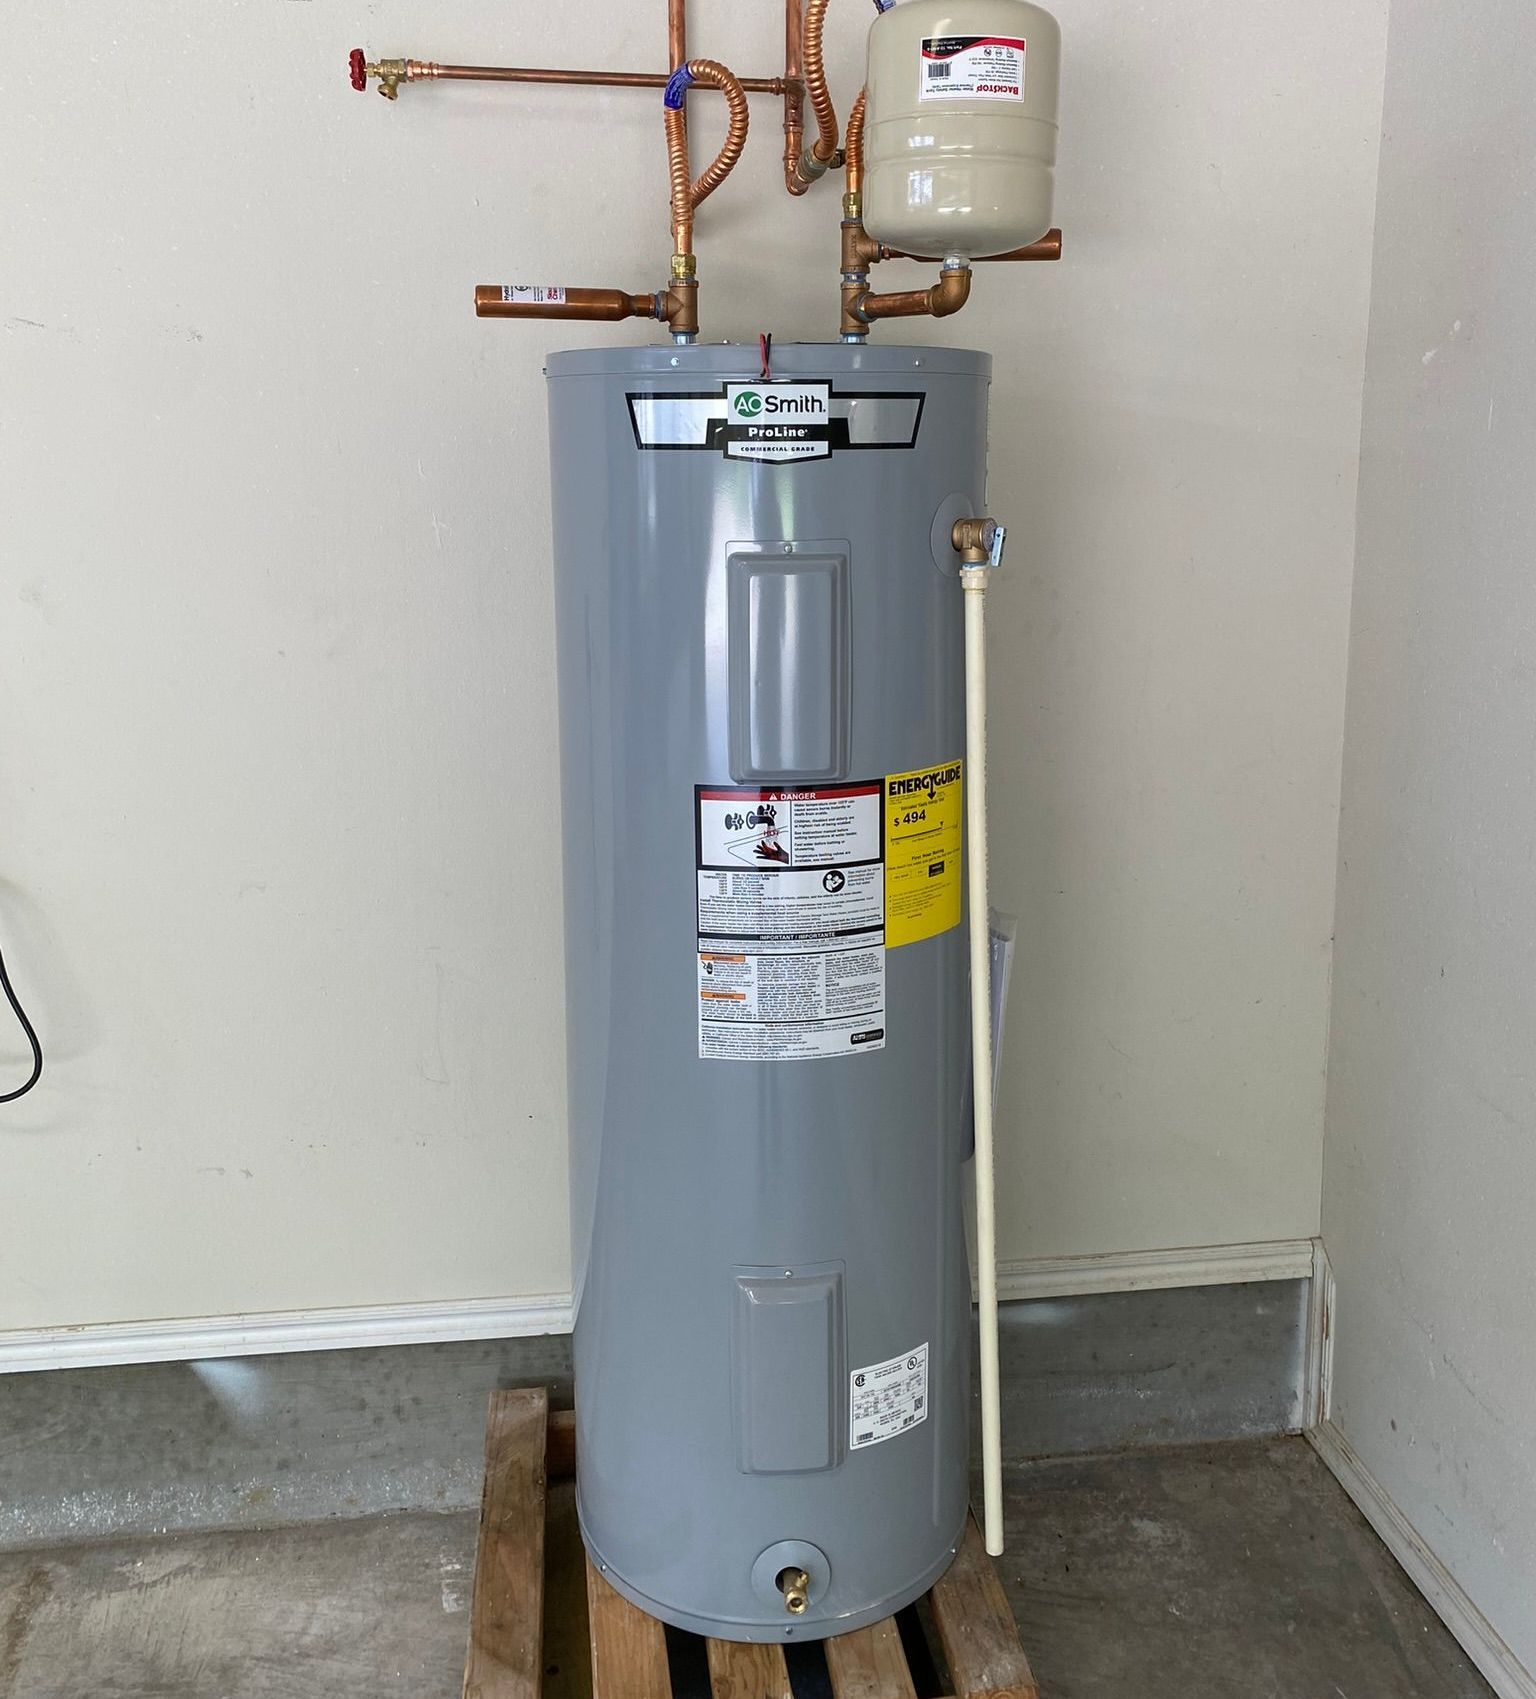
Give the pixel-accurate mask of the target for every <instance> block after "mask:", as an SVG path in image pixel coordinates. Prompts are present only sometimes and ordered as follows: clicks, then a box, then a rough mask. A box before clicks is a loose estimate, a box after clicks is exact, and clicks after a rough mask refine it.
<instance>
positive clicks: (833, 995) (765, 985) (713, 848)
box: [694, 779, 885, 1062]
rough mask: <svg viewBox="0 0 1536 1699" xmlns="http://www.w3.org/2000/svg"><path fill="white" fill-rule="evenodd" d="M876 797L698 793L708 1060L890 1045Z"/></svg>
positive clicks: (865, 786) (853, 790)
mask: <svg viewBox="0 0 1536 1699" xmlns="http://www.w3.org/2000/svg"><path fill="white" fill-rule="evenodd" d="M882 792H883V786H882V785H881V782H880V781H879V780H878V779H874V780H870V781H868V782H865V783H857V784H843V785H832V786H828V787H827V788H825V789H817V790H792V789H788V788H784V789H777V790H776V789H772V788H756V787H754V788H742V787H727V788H721V787H717V786H707V785H700V786H698V787H697V788H696V790H695V793H694V810H695V812H694V837H695V849H696V855H695V860H696V863H697V867H696V874H697V879H698V923H699V930H698V961H699V1055H700V1056H702V1057H704V1058H706V1059H710V1060H721V1061H733V1062H787V1061H797V1060H802V1059H809V1058H814V1057H821V1056H853V1055H858V1054H859V1053H860V1052H861V1051H865V1050H883V1049H884V1048H885V810H884V807H883V805H882Z"/></svg>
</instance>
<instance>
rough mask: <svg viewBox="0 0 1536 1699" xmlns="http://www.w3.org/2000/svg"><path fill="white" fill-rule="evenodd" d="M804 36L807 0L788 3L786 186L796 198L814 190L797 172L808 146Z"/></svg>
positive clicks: (785, 109)
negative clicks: (801, 152) (810, 189)
mask: <svg viewBox="0 0 1536 1699" xmlns="http://www.w3.org/2000/svg"><path fill="white" fill-rule="evenodd" d="M804 36H805V0H784V187H785V188H786V189H788V190H789V192H790V194H792V195H803V194H804V193H805V191H806V189H807V188H809V187H810V185H809V184H808V183H802V182H800V180H799V176H798V174H797V171H796V167H797V166H798V165H799V163H800V150H801V148H802V147H804V146H805V81H804V77H805V62H804V56H803V46H802V43H803V41H804ZM743 86H745V85H743Z"/></svg>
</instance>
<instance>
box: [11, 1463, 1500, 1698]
mask: <svg viewBox="0 0 1536 1699" xmlns="http://www.w3.org/2000/svg"><path fill="white" fill-rule="evenodd" d="M1007 1492H1008V1533H1009V1551H1008V1554H1007V1556H1006V1557H1005V1558H1004V1559H1003V1560H1002V1569H1003V1576H1004V1581H1005V1583H1006V1585H1007V1588H1008V1593H1009V1597H1010V1598H1011V1600H1012V1602H1013V1606H1014V1610H1015V1613H1016V1614H1017V1616H1018V1619H1019V1623H1020V1626H1021V1628H1022V1629H1023V1633H1024V1641H1025V1645H1026V1647H1027V1648H1028V1650H1029V1653H1030V1656H1031V1658H1032V1660H1033V1662H1034V1666H1035V1672H1036V1674H1037V1675H1038V1677H1039V1678H1040V1683H1041V1687H1042V1690H1043V1693H1044V1695H1045V1699H1488V1695H1489V1692H1490V1690H1489V1689H1488V1688H1487V1687H1486V1686H1485V1685H1484V1683H1483V1681H1482V1680H1481V1678H1480V1677H1479V1676H1478V1675H1477V1673H1476V1671H1475V1670H1473V1668H1472V1667H1471V1665H1470V1664H1469V1663H1468V1662H1467V1660H1466V1658H1465V1657H1464V1656H1463V1654H1462V1653H1461V1651H1460V1649H1459V1648H1458V1647H1457V1646H1456V1644H1455V1642H1454V1641H1453V1640H1452V1639H1451V1638H1450V1636H1449V1634H1447V1632H1446V1631H1445V1629H1444V1628H1443V1627H1442V1626H1441V1624H1440V1622H1439V1621H1438V1619H1437V1618H1436V1617H1435V1616H1434V1614H1433V1613H1432V1612H1431V1611H1430V1609H1429V1607H1428V1606H1427V1605H1426V1604H1425V1603H1424V1602H1423V1600H1422V1599H1421V1598H1420V1597H1419V1595H1418V1594H1417V1593H1416V1592H1415V1591H1414V1589H1413V1588H1412V1586H1411V1585H1410V1584H1409V1582H1408V1581H1407V1579H1406V1578H1405V1577H1404V1576H1403V1574H1402V1572H1401V1571H1400V1570H1399V1569H1398V1568H1397V1566H1396V1565H1395V1564H1394V1563H1393V1561H1392V1559H1391V1557H1390V1556H1389V1555H1388V1554H1387V1552H1386V1550H1385V1549H1384V1548H1383V1547H1382V1546H1381V1544H1380V1543H1379V1542H1378V1541H1377V1539H1376V1537H1375V1535H1374V1534H1372V1532H1371V1531H1370V1529H1369V1528H1368V1527H1367V1526H1366V1525H1365V1523H1364V1522H1363V1521H1362V1519H1361V1518H1360V1516H1359V1515H1358V1514H1357V1512H1356V1511H1355V1509H1354V1507H1353V1506H1352V1505H1351V1504H1350V1502H1349V1500H1348V1499H1347V1498H1346V1497H1345V1495H1344V1493H1343V1491H1342V1490H1341V1489H1340V1488H1339V1486H1338V1485H1337V1483H1336V1482H1335V1481H1334V1480H1333V1478H1332V1476H1331V1475H1329V1474H1328V1472H1327V1470H1326V1469H1324V1467H1323V1465H1322V1464H1321V1463H1320V1462H1319V1461H1318V1459H1317V1458H1316V1456H1315V1455H1314V1454H1313V1452H1312V1451H1311V1449H1310V1448H1309V1447H1308V1446H1307V1444H1306V1443H1305V1442H1304V1441H1302V1440H1299V1439H1278V1440H1257V1441H1240V1442H1234V1443H1230V1444H1223V1445H1196V1446H1184V1447H1167V1448H1161V1449H1158V1450H1153V1451H1144V1452H1131V1453H1121V1454H1118V1455H1113V1456H1107V1457H1096V1458H1068V1459H1061V1460H1057V1461H1048V1462H1033V1463H1029V1462H1020V1463H1015V1464H1013V1465H1012V1466H1011V1467H1010V1469H1009V1472H1008V1484H1007ZM475 1521H476V1519H475V1516H474V1515H473V1514H472V1513H465V1512H454V1513H447V1514H444V1513H432V1512H411V1513H402V1514H398V1515H386V1516H374V1517H365V1518H361V1519H359V1520H355V1521H331V1522H316V1523H309V1524H306V1525H302V1526H297V1527H290V1528H260V1529H239V1530H236V1531H233V1532H228V1533H213V1532H198V1533H186V1534H180V1535H163V1536H152V1535H151V1536H140V1537H136V1538H131V1539H122V1540H115V1541H110V1542H96V1543H88V1544H78V1545H67V1546H59V1547H55V1548H51V1549H39V1550H34V1551H17V1552H9V1553H0V1699H81V1696H83V1695H87V1694H89V1695H91V1696H92V1699H341V1696H351V1695H361V1694H380V1693H384V1694H387V1693H402V1694H403V1693H409V1694H411V1695H412V1696H413V1699H457V1696H458V1694H459V1690H460V1680H461V1673H462V1668H463V1654H464V1640H465V1634H466V1631H467V1628H468V1622H469V1618H468V1608H467V1607H468V1598H469V1587H470V1580H471V1567H472V1563H473V1551H474V1536H475ZM550 1539H551V1546H552V1551H553V1553H554V1557H553V1561H554V1562H555V1563H556V1564H557V1566H558V1568H557V1573H556V1575H555V1577H554V1579H553V1580H552V1593H553V1598H554V1601H555V1612H556V1614H557V1615H558V1616H559V1618H560V1620H559V1621H557V1622H554V1623H552V1624H551V1628H552V1634H551V1637H550V1639H549V1641H548V1644H547V1658H546V1663H547V1669H548V1676H547V1682H546V1694H547V1699H581V1696H582V1694H583V1691H584V1681H583V1672H582V1668H581V1657H580V1644H581V1633H582V1628H581V1622H580V1612H579V1599H580V1589H579V1587H578V1586H577V1584H576V1582H577V1576H578V1573H579V1572H578V1570H577V1567H576V1550H575V1542H574V1526H573V1517H572V1513H571V1505H570V1492H569V1488H563V1489H561V1490H560V1492H559V1493H558V1495H557V1497H556V1499H555V1502H554V1503H553V1504H552V1507H551V1527H550ZM809 1685H811V1686H817V1685H820V1684H818V1683H814V1682H813V1683H810V1684H809Z"/></svg>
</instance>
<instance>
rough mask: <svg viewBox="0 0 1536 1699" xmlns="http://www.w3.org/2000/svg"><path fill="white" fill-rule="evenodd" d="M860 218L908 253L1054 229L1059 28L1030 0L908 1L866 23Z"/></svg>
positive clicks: (979, 247)
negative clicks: (865, 121) (866, 105)
mask: <svg viewBox="0 0 1536 1699" xmlns="http://www.w3.org/2000/svg"><path fill="white" fill-rule="evenodd" d="M867 76H868V80H867V83H866V89H867V98H868V101H869V115H868V129H867V134H866V138H865V143H864V151H865V165H866V173H867V174H866V181H865V185H864V224H865V227H866V229H867V230H868V231H869V234H870V235H871V236H873V237H874V238H875V239H876V241H879V242H884V243H886V244H887V245H888V246H890V247H893V248H899V249H901V250H903V251H904V252H906V253H909V254H940V255H948V254H956V255H963V256H964V257H965V258H967V259H975V258H976V257H977V256H978V255H985V254H1002V253H1007V252H1008V251H1009V250H1010V249H1012V248H1022V247H1024V246H1025V245H1026V244H1027V243H1029V242H1035V241H1038V240H1039V239H1040V237H1042V236H1043V235H1044V234H1045V233H1046V231H1047V230H1048V229H1049V228H1050V223H1051V201H1052V193H1053V188H1054V178H1055V164H1056V103H1057V90H1058V85H1059V83H1060V80H1061V28H1060V26H1059V25H1058V24H1057V22H1056V20H1055V18H1053V17H1052V16H1051V14H1050V13H1049V12H1047V11H1044V10H1043V9H1042V8H1041V7H1039V6H1035V5H1032V4H1031V3H1030V0H904V4H902V5H900V6H892V7H890V8H889V9H888V10H886V11H884V12H882V13H881V14H880V16H879V17H878V18H876V19H875V21H874V23H873V25H872V26H871V27H870V32H869V65H868V73H867Z"/></svg>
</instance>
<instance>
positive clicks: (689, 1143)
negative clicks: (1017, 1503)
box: [548, 345, 990, 1640]
mask: <svg viewBox="0 0 1536 1699" xmlns="http://www.w3.org/2000/svg"><path fill="white" fill-rule="evenodd" d="M989 368H990V361H989V359H988V358H987V357H986V356H985V355H982V354H976V353H970V352H965V351H960V350H951V349H937V348H902V349H895V348H879V349H876V348H850V347H839V346H835V345H834V346H830V347H829V346H816V345H799V346H793V347H788V348H784V349H782V350H777V351H776V352H775V355H774V361H773V376H772V380H771V381H769V382H766V383H765V382H763V381H761V376H760V369H759V366H758V364H757V357H756V351H755V350H751V351H749V350H747V349H744V348H741V347H736V348H731V347H709V348H704V347H700V348H693V349H690V350H688V351H687V353H686V354H684V355H681V356H679V355H675V354H673V353H672V352H671V351H670V350H664V349H604V350H592V351H582V352H571V353H565V354H556V355H552V356H551V357H550V359H549V362H548V374H549V397H550V444H551V455H552V470H553V479H554V526H555V537H556V551H555V559H556V573H555V586H556V595H557V609H558V642H559V676H560V715H561V737H560V744H561V763H562V775H563V819H564V843H565V904H566V950H567V986H568V991H567V1019H568V1033H569V1040H568V1042H569V1058H570V1124H571V1137H572V1162H573V1168H572V1172H573V1178H574V1185H573V1200H572V1201H573V1211H574V1220H575V1241H576V1263H577V1282H578V1288H577V1322H576V1342H575V1349H576V1377H577V1385H578V1388H579V1389H580V1390H579V1393H578V1399H577V1431H578V1440H577V1450H578V1455H579V1456H580V1459H581V1472H580V1478H579V1482H578V1494H579V1503H580V1512H581V1522H582V1529H583V1532H584V1534H585V1537H586V1540H587V1543H588V1547H589V1550H590V1551H591V1552H592V1554H593V1556H594V1557H595V1558H596V1559H597V1561H598V1562H599V1563H600V1564H601V1566H602V1568H603V1571H604V1573H605V1574H606V1575H607V1577H608V1579H609V1580H610V1581H611V1582H612V1583H613V1585H614V1586H616V1587H617V1588H619V1589H620V1591H622V1592H624V1593H626V1594H628V1595H629V1597H631V1598H632V1599H633V1600H635V1602H637V1603H638V1604H640V1605H642V1606H643V1607H644V1608H645V1609H647V1610H649V1611H651V1612H653V1613H654V1614H656V1615H658V1616H662V1617H664V1618H665V1619H666V1620H668V1621H671V1622H674V1623H677V1624H679V1625H681V1626H683V1627H686V1628H693V1629H697V1630H698V1631H700V1632H703V1633H709V1634H714V1635H720V1634H727V1635H730V1636H734V1637H736V1638H742V1639H776V1640H782V1639H783V1638H784V1637H785V1635H786V1633H789V1634H791V1635H793V1634H798V1635H801V1636H804V1637H811V1636H815V1635H819V1634H825V1633H831V1632H843V1631H846V1630H848V1629H851V1628H855V1627H858V1626H860V1625H862V1624H864V1623H866V1622H870V1621H873V1620H875V1619H876V1618H878V1617H881V1616H887V1615H889V1614H890V1613H891V1612H892V1611H893V1610H895V1609H897V1608H898V1607H899V1606H901V1605H903V1604H905V1603H907V1602H908V1601H909V1600H911V1599H913V1598H916V1597H917V1596H918V1595H919V1594H920V1593H922V1592H923V1591H924V1590H925V1589H926V1588H927V1587H929V1586H930V1585H931V1584H932V1582H933V1581H934V1580H935V1579H936V1577H937V1576H938V1575H939V1574H940V1573H941V1572H942V1571H943V1569H944V1568H945V1567H946V1566H947V1565H948V1563H949V1560H950V1557H951V1555H952V1553H953V1551H954V1549H955V1543H956V1540H957V1539H958V1537H959V1534H960V1531H961V1525H962V1522H963V1519H964V1517H965V1513H966V1503H967V1498H968V1489H967V1456H968V1420H969V1416H968V1412H969V1388H970V1374H969V1362H970V1329H971V1284H970V1273H969V1269H968V1266H967V1262H966V1253H965V1243H964V1237H963V1230H962V1222H961V1197H962V1165H963V1164H964V1162H965V1161H966V1159H967V1157H968V1155H969V1149H968V1135H969V1125H968V1121H967V1120H966V1119H965V1114H964V1110H965V1102H964V1100H965V1086H966V1081H967V1077H968V1064H969V1049H968V1041H969V1033H968V1020H967V1016H968V1004H967V999H966V940H965V934H964V932H963V930H962V928H961V902H962V875H963V866H962V850H963V846H962V812H961V810H962V797H963V751H964V746H965V722H964V688H963V686H964V640H963V631H962V610H961V590H960V584H959V578H958V571H959V565H960V562H959V557H958V556H957V555H956V553H955V551H954V549H953V547H952V546H951V541H950V532H951V529H952V527H953V524H954V521H955V520H956V519H957V518H959V517H961V516H962V515H965V514H969V513H979V512H982V511H983V507H984V496H985V461H986V400H987V380H988V373H989ZM786 1570H787V1571H791V1572H802V1573H803V1574H804V1575H805V1577H806V1582H807V1585H806V1600H805V1608H804V1609H803V1611H801V1612H799V1613H797V1614H796V1615H795V1616H793V1617H790V1616H788V1615H787V1614H786V1610H785V1599H784V1596H783V1591H782V1588H781V1582H780V1577H781V1576H782V1575H783V1574H784V1572H785V1571H786Z"/></svg>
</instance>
